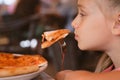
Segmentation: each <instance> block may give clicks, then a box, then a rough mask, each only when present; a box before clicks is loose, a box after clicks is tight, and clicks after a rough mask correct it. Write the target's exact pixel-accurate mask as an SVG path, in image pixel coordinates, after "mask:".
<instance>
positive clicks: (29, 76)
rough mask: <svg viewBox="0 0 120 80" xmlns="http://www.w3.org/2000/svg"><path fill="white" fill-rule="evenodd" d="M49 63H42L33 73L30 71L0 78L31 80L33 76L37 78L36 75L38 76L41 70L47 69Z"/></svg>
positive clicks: (2, 79)
mask: <svg viewBox="0 0 120 80" xmlns="http://www.w3.org/2000/svg"><path fill="white" fill-rule="evenodd" d="M47 65H48V63H47V62H46V63H44V64H42V66H40V68H39V70H38V71H36V72H33V73H29V74H23V75H18V76H11V77H4V78H0V80H31V79H33V78H35V77H36V76H38V75H39V74H40V72H42V71H43V70H45V69H46V68H47Z"/></svg>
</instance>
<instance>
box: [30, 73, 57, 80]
mask: <svg viewBox="0 0 120 80" xmlns="http://www.w3.org/2000/svg"><path fill="white" fill-rule="evenodd" d="M32 80H55V79H54V78H52V77H51V76H49V75H48V74H47V73H45V72H41V73H40V75H38V76H37V77H36V78H34V79H32Z"/></svg>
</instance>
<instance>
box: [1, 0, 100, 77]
mask: <svg viewBox="0 0 120 80" xmlns="http://www.w3.org/2000/svg"><path fill="white" fill-rule="evenodd" d="M76 6H77V0H0V52H10V53H16V54H17V53H18V54H31V55H33V54H40V55H42V56H44V57H45V58H46V59H47V60H48V62H49V63H48V68H47V69H46V70H45V72H46V73H48V74H49V75H51V76H54V75H55V73H56V72H58V71H60V70H61V61H62V60H61V59H62V58H61V53H62V51H61V47H60V44H59V43H58V42H56V43H55V44H54V45H52V46H51V47H49V48H46V49H41V38H42V37H41V34H42V33H43V32H44V31H50V30H56V29H65V28H66V29H69V30H70V31H71V33H70V34H69V36H67V37H66V38H65V39H64V40H65V42H66V44H67V46H66V54H65V60H64V65H63V67H64V69H72V70H81V69H85V70H90V71H94V69H95V67H96V63H97V61H98V59H99V58H100V56H101V54H97V53H100V52H91V51H81V50H80V49H79V48H78V46H77V42H76V41H75V40H74V34H73V31H74V29H73V28H72V26H71V22H72V20H73V19H74V18H75V16H76V14H77V7H76Z"/></svg>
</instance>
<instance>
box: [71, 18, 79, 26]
mask: <svg viewBox="0 0 120 80" xmlns="http://www.w3.org/2000/svg"><path fill="white" fill-rule="evenodd" d="M71 25H72V27H73V28H78V26H77V18H75V19H74V20H73V21H72V24H71Z"/></svg>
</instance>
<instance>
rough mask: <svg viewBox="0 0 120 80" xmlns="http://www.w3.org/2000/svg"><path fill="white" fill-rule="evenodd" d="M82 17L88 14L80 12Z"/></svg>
mask: <svg viewBox="0 0 120 80" xmlns="http://www.w3.org/2000/svg"><path fill="white" fill-rule="evenodd" d="M78 14H79V15H80V16H81V17H83V16H86V15H85V14H84V13H81V12H80V13H78Z"/></svg>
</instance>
